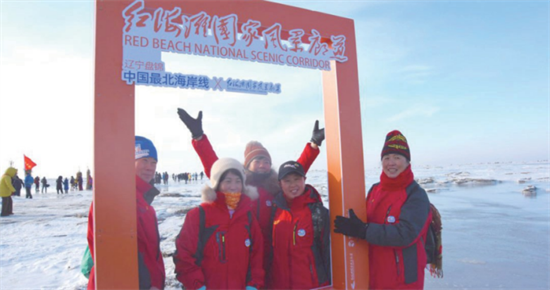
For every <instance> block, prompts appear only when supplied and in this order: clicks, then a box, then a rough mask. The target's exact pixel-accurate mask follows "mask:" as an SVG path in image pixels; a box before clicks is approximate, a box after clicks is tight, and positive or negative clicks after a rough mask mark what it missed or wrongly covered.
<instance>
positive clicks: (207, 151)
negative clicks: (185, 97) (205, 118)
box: [178, 108, 218, 178]
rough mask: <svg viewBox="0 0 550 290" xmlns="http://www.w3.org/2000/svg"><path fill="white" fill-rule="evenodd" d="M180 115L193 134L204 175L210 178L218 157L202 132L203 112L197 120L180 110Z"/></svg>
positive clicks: (194, 145)
mask: <svg viewBox="0 0 550 290" xmlns="http://www.w3.org/2000/svg"><path fill="white" fill-rule="evenodd" d="M178 115H179V117H180V119H181V121H182V122H183V124H185V126H186V127H187V129H189V131H190V132H191V137H192V138H193V141H192V144H193V148H195V152H197V155H199V158H200V159H201V162H202V167H203V168H204V173H205V174H206V176H207V177H208V178H210V169H211V168H212V165H213V164H214V162H216V160H218V156H217V155H216V152H215V151H214V148H212V144H210V141H209V140H208V137H207V136H206V135H205V134H204V132H203V130H202V111H200V112H199V115H198V116H197V118H196V119H194V118H193V117H191V116H190V115H189V114H188V113H187V112H186V111H185V110H184V109H182V108H178Z"/></svg>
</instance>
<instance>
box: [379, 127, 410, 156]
mask: <svg viewBox="0 0 550 290" xmlns="http://www.w3.org/2000/svg"><path fill="white" fill-rule="evenodd" d="M392 153H393V154H399V155H401V156H403V157H405V158H406V159H407V161H409V162H410V161H411V152H410V150H409V144H408V143H407V138H405V136H403V134H401V132H399V131H397V130H393V131H391V132H389V133H388V135H386V141H385V142H384V148H382V153H381V154H380V159H382V158H384V155H387V154H392Z"/></svg>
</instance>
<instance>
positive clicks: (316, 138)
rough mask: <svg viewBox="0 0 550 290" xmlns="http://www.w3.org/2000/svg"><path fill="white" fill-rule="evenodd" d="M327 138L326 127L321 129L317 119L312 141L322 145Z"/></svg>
mask: <svg viewBox="0 0 550 290" xmlns="http://www.w3.org/2000/svg"><path fill="white" fill-rule="evenodd" d="M323 140H325V128H323V129H320V130H319V120H317V121H315V127H313V134H312V135H311V142H313V143H315V144H317V146H321V143H323Z"/></svg>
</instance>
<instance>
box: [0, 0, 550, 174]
mask: <svg viewBox="0 0 550 290" xmlns="http://www.w3.org/2000/svg"><path fill="white" fill-rule="evenodd" d="M0 1H1V6H0V10H1V11H0V14H1V23H0V24H1V27H0V33H1V36H0V37H1V65H0V128H1V133H0V136H2V138H1V141H0V165H1V168H2V169H0V170H4V169H3V168H7V167H8V166H9V162H10V161H14V162H15V166H16V167H17V168H20V169H22V168H23V154H26V155H27V156H29V157H30V158H32V159H33V160H34V161H35V162H36V163H37V164H38V166H37V167H36V168H35V169H34V174H35V175H40V176H43V175H46V176H47V177H50V178H55V177H56V176H57V175H64V176H65V175H69V176H70V175H75V173H76V171H77V170H79V169H80V170H82V171H85V170H86V169H87V168H91V169H93V156H92V152H93V148H92V147H93V143H92V140H93V134H92V133H93V58H94V46H93V44H94V27H93V23H94V19H93V17H94V9H95V8H94V2H92V1H76V0H75V1H6V0H0ZM279 2H282V3H285V4H288V5H293V6H299V7H303V8H306V9H310V10H315V11H321V12H325V13H329V14H334V15H338V16H342V17H347V18H351V19H353V20H354V22H355V27H356V38H357V46H358V47H357V51H358V62H359V80H360V83H359V86H360V93H361V120H362V128H363V135H362V138H363V144H364V158H365V166H367V167H374V166H378V165H379V160H380V150H381V148H382V145H383V140H384V137H385V134H386V133H387V132H389V131H391V130H393V129H399V130H401V131H402V132H403V134H404V135H405V136H406V137H407V139H408V140H409V143H410V147H411V155H412V162H413V164H414V165H413V166H424V165H434V166H436V165H441V166H444V165H446V164H464V163H479V162H509V161H536V160H543V159H548V156H549V147H550V146H549V145H550V144H549V128H550V125H549V116H550V113H549V109H550V107H549V79H550V75H549V65H550V63H549V56H548V55H549V54H548V52H549V51H550V50H549V2H548V1H437V0H434V1H279ZM146 3H147V1H146ZM235 13H237V14H238V11H235ZM163 61H165V63H166V70H167V71H174V72H181V73H189V74H191V73H192V74H203V75H207V76H209V77H214V76H219V77H225V78H227V76H232V77H240V78H245V79H255V80H264V81H265V80H267V81H272V82H276V83H280V84H281V85H282V91H283V92H282V93H281V94H269V95H268V96H262V95H243V94H237V93H227V92H223V93H221V92H213V91H197V90H186V89H167V88H153V87H144V86H139V87H136V88H137V90H136V92H137V96H136V100H137V102H136V134H140V135H143V136H146V137H149V138H151V139H153V141H154V142H155V144H156V145H157V149H158V151H159V158H160V162H159V166H158V170H159V171H168V172H170V173H172V172H183V171H200V170H201V169H202V168H201V165H200V162H199V159H198V158H197V157H196V154H195V152H194V151H193V150H192V147H191V146H190V140H191V136H190V133H189V132H188V131H187V129H186V128H185V127H184V125H183V124H182V123H181V121H180V120H179V118H178V117H177V114H176V110H177V108H178V107H182V108H185V109H186V110H188V112H189V113H190V114H191V115H193V116H196V114H197V113H198V111H200V110H202V111H203V114H204V118H203V127H204V131H205V133H206V134H208V136H209V137H210V139H211V141H212V143H213V145H214V148H215V149H216V151H217V152H218V156H220V157H226V156H227V157H235V158H237V159H239V160H243V159H244V158H243V151H244V146H245V144H246V142H248V141H250V140H258V141H260V142H262V143H263V144H264V145H265V147H267V148H268V150H270V152H271V155H272V157H273V159H274V164H275V165H276V166H278V165H279V164H281V163H282V162H284V161H286V160H289V159H296V158H297V157H298V156H299V154H300V152H301V150H302V149H303V146H304V145H305V143H306V142H307V141H309V139H310V136H311V131H312V129H313V124H314V121H315V120H317V119H318V120H320V121H321V125H322V126H324V120H323V118H324V116H323V103H322V89H321V86H322V81H321V72H320V71H318V70H312V69H302V68H292V67H285V66H278V65H269V64H259V63H252V62H241V61H233V60H221V59H217V58H211V57H198V56H193V57H191V56H187V55H176V54H163ZM323 145H324V144H323ZM322 149H324V146H323V147H322ZM314 168H318V169H323V168H326V153H325V152H324V151H323V153H322V154H321V156H320V158H319V159H318V161H317V162H316V163H315V166H314Z"/></svg>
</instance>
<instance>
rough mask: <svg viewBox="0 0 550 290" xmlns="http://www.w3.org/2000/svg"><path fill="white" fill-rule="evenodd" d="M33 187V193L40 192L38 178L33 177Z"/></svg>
mask: <svg viewBox="0 0 550 290" xmlns="http://www.w3.org/2000/svg"><path fill="white" fill-rule="evenodd" d="M34 185H35V186H36V191H35V193H37V194H38V193H39V192H40V177H38V176H37V177H35V178H34Z"/></svg>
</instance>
